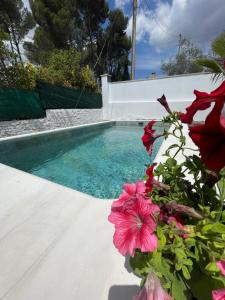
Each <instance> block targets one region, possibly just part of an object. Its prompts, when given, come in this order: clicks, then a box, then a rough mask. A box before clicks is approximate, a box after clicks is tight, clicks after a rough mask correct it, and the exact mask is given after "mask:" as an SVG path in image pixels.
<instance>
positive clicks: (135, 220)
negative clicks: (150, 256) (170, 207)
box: [108, 197, 159, 256]
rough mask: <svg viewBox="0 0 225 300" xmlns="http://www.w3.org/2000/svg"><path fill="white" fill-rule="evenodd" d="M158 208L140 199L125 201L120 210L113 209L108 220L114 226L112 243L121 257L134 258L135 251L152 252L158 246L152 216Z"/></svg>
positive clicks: (155, 225) (154, 222)
mask: <svg viewBox="0 0 225 300" xmlns="http://www.w3.org/2000/svg"><path fill="white" fill-rule="evenodd" d="M158 212H159V207H158V206H157V205H155V204H152V203H151V202H150V201H146V200H145V199H143V198H142V197H136V198H135V197H134V198H133V199H131V200H129V201H125V202H124V204H123V206H122V207H121V208H120V209H117V210H115V209H113V208H112V211H111V214H110V215H109V217H108V220H109V221H110V222H111V223H113V224H114V225H115V233H114V236H113V242H114V245H115V247H116V248H117V249H118V250H119V252H120V253H121V254H122V255H127V254H128V253H129V254H130V255H131V256H134V253H135V249H140V250H141V251H142V252H153V251H154V250H155V249H156V248H157V245H158V240H157V237H156V235H155V234H154V231H155V229H156V227H157V224H156V221H155V220H154V214H156V213H158Z"/></svg>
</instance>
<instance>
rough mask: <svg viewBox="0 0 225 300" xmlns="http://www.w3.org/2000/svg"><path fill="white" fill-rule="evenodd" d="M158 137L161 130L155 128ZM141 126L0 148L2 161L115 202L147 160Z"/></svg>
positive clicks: (22, 141) (25, 141)
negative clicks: (114, 199)
mask: <svg viewBox="0 0 225 300" xmlns="http://www.w3.org/2000/svg"><path fill="white" fill-rule="evenodd" d="M155 129H157V131H158V132H160V131H162V130H163V128H162V127H158V128H157V126H156V127H155ZM142 134H143V128H142V127H135V126H130V127H129V126H111V127H108V128H100V129H93V128H91V127H89V128H86V129H85V130H82V132H79V131H77V130H76V131H71V130H70V131H68V132H67V131H64V132H61V133H60V132H59V133H57V134H53V135H52V134H48V135H43V136H36V137H29V138H28V139H27V138H26V139H20V140H15V141H7V142H4V143H0V162H1V163H4V164H7V165H10V166H12V167H15V168H17V169H20V170H23V171H26V172H29V173H31V174H34V175H37V176H39V177H42V178H45V179H48V180H50V181H53V182H56V183H59V184H62V185H64V186H67V187H70V188H73V189H76V190H79V191H81V192H84V193H87V194H90V195H93V196H95V197H98V198H104V199H107V198H108V199H110V198H116V197H118V195H119V194H120V193H121V190H122V186H123V184H124V183H125V182H135V181H136V180H138V179H141V178H142V177H143V175H144V173H145V169H146V168H145V164H146V163H151V162H152V160H154V158H155V155H156V154H157V151H158V149H159V147H160V145H161V143H162V139H158V140H156V142H155V144H154V146H153V156H152V157H151V158H150V157H149V156H148V154H147V153H146V151H145V148H144V147H143V145H142V142H141V136H142Z"/></svg>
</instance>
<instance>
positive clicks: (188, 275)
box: [182, 266, 191, 280]
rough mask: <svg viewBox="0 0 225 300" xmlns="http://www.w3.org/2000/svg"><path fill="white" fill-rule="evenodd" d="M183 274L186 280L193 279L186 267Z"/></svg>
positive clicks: (183, 267) (183, 268)
mask: <svg viewBox="0 0 225 300" xmlns="http://www.w3.org/2000/svg"><path fill="white" fill-rule="evenodd" d="M182 273H183V275H184V278H186V279H187V280H189V279H190V278H191V275H190V272H189V271H188V268H187V267H186V266H182Z"/></svg>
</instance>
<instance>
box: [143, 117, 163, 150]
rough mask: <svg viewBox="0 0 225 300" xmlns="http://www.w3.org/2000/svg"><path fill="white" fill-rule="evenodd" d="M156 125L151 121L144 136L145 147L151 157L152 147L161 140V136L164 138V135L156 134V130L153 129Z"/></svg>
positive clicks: (145, 129)
mask: <svg viewBox="0 0 225 300" xmlns="http://www.w3.org/2000/svg"><path fill="white" fill-rule="evenodd" d="M155 123H156V121H155V120H152V121H150V122H149V123H148V124H147V125H146V126H145V128H144V132H145V133H144V135H143V136H142V142H143V144H144V146H145V147H146V150H147V151H148V153H149V155H150V156H151V155H152V146H153V143H154V141H155V140H156V139H157V138H159V137H160V136H163V134H156V135H154V133H155V130H154V129H153V128H152V127H153V125H154V124H155Z"/></svg>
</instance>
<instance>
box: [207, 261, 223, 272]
mask: <svg viewBox="0 0 225 300" xmlns="http://www.w3.org/2000/svg"><path fill="white" fill-rule="evenodd" d="M205 271H207V272H208V273H218V272H220V269H219V268H218V267H217V265H216V263H215V262H210V263H208V264H207V265H206V267H205Z"/></svg>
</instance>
